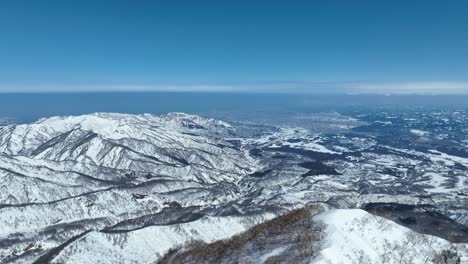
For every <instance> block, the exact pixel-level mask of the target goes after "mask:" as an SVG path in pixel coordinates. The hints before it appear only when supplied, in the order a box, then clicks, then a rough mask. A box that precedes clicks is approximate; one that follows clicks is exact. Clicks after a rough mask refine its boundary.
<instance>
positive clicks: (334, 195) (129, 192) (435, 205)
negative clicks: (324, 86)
mask: <svg viewBox="0 0 468 264" xmlns="http://www.w3.org/2000/svg"><path fill="white" fill-rule="evenodd" d="M330 117H333V118H330ZM298 120H306V122H309V121H310V120H313V121H314V122H318V123H320V127H324V129H325V130H326V131H334V133H338V134H325V133H319V132H317V131H315V130H310V129H308V127H311V126H312V125H313V124H310V123H307V125H304V126H302V127H301V126H300V124H301V123H300V122H303V121H300V122H299V121H298ZM334 122H337V123H336V124H335V123H334ZM362 124H363V122H361V121H357V120H356V119H354V118H348V117H345V116H340V115H338V114H333V115H324V116H323V117H322V116H320V115H318V116H316V117H314V118H301V119H296V120H295V121H294V126H291V125H289V126H288V125H284V124H283V123H282V124H279V125H278V126H274V125H272V123H271V122H268V124H267V125H262V124H260V123H254V124H252V123H249V124H245V123H242V122H233V123H226V122H223V121H219V120H215V119H209V118H203V117H199V116H195V115H188V114H183V113H169V114H166V115H161V116H155V115H150V114H143V115H128V114H113V113H95V114H90V115H83V116H67V117H51V118H45V119H40V120H38V121H36V122H34V123H30V124H19V125H4V126H0V190H1V191H0V226H1V228H0V262H1V263H48V262H51V263H96V262H98V261H100V262H101V263H119V262H121V263H153V262H156V261H158V259H159V258H161V257H162V256H163V255H164V254H166V253H167V251H168V250H169V249H171V248H174V247H176V246H181V245H183V244H184V243H186V242H189V241H191V240H202V241H205V242H207V243H208V242H213V241H216V240H219V239H224V238H229V237H231V236H233V235H235V234H238V233H239V232H243V231H245V230H247V229H249V228H251V227H253V226H255V225H257V224H260V223H262V222H264V221H266V220H267V219H272V218H275V217H276V216H278V215H280V214H282V213H284V212H285V211H288V210H291V209H293V208H300V207H302V206H304V205H305V204H309V203H320V204H325V205H326V206H325V208H327V209H330V208H333V207H337V208H364V209H366V210H367V211H368V212H372V213H373V214H377V215H383V216H385V217H386V218H388V219H390V220H393V221H394V222H395V223H399V224H403V225H406V226H408V227H410V228H412V229H414V230H416V231H418V232H422V233H427V234H428V235H433V236H438V237H439V238H440V240H441V241H442V240H443V241H445V242H443V243H445V244H444V245H449V246H452V244H451V243H450V242H449V241H451V242H457V243H460V242H464V243H466V242H467V241H468V240H467V237H468V231H467V230H464V229H463V228H464V224H466V223H467V222H468V208H467V207H468V206H464V205H463V204H465V205H466V201H467V200H468V198H466V197H465V196H464V194H465V192H466V191H467V189H468V188H467V186H468V184H467V181H466V175H465V178H463V171H464V168H465V166H468V161H467V159H466V158H463V157H459V156H454V155H449V154H447V153H445V152H441V151H439V150H429V151H423V150H421V148H417V149H416V148H415V149H404V148H398V147H395V146H391V145H390V144H388V142H382V141H380V139H379V138H377V137H375V136H374V137H369V136H367V135H364V134H359V135H356V134H352V133H350V131H351V129H353V128H354V127H356V126H358V125H362ZM327 126H328V127H329V128H327ZM312 131H313V132H312ZM336 131H338V132H336ZM408 133H411V132H408ZM413 134H414V133H413ZM416 136H419V135H416ZM449 183H450V184H449ZM454 197H456V198H457V199H455V200H454V199H453V198H454ZM340 210H341V209H340ZM343 210H344V209H343ZM426 211H430V213H431V214H429V215H427V214H426V213H425V212H426ZM336 212H341V211H330V212H325V213H323V215H322V216H317V217H318V218H317V219H319V218H320V219H322V221H323V222H324V223H325V224H326V225H328V226H329V228H328V229H327V234H328V235H327V236H326V245H327V247H325V246H324V247H323V248H322V249H323V252H322V254H321V256H322V257H321V258H320V259H321V261H324V260H331V261H332V263H340V262H339V259H334V258H332V257H330V256H329V255H330V254H329V253H327V252H330V250H332V249H333V250H336V248H337V247H340V246H339V245H338V246H337V244H336V242H333V243H332V242H330V241H335V240H336V239H335V240H333V239H334V237H336V236H337V235H336V232H337V231H336V230H337V229H336V228H335V229H333V225H335V224H336V223H335V222H336V221H338V220H336V219H341V217H338V218H336V217H334V215H335V214H339V213H336ZM343 212H347V211H343ZM351 212H354V211H351ZM362 212H364V211H362ZM364 213H365V212H364ZM362 214H363V213H361V211H359V213H357V214H354V213H353V214H352V215H354V216H356V215H357V216H356V217H358V218H359V217H361V216H362ZM366 214H367V215H368V213H366ZM332 216H333V217H332ZM344 216H349V215H348V214H346V215H344ZM344 216H343V217H344ZM354 216H353V217H354ZM413 218H414V219H417V225H415V224H414V223H413V222H411V221H413ZM330 219H331V220H330ZM334 219H335V220H336V221H335V220H334ZM343 219H344V218H343ZM390 220H386V221H390ZM350 221H351V220H350ZM414 221H416V220H414ZM430 221H438V222H440V223H439V228H438V229H437V230H433V231H427V230H425V229H424V228H423V227H424V226H425V225H426V224H427V223H428V222H430ZM394 222H391V223H392V225H396V226H398V228H404V227H400V226H399V225H397V224H395V223H394ZM412 223H413V224H412ZM415 223H416V222H415ZM341 224H342V225H344V226H348V224H346V223H341V222H340V225H341ZM412 225H413V226H412ZM416 226H419V229H418V227H416ZM340 228H341V227H340ZM338 229H339V228H338ZM405 230H406V229H405ZM408 230H409V231H405V232H413V231H411V230H410V229H408ZM340 232H345V231H340ZM353 232H354V231H353V230H348V231H346V232H345V233H346V234H341V235H342V236H348V238H346V239H351V238H353V237H355V236H358V235H356V234H354V233H353ZM399 232H400V231H399ZM348 233H349V234H348ZM400 233H401V232H400ZM400 233H399V234H400ZM365 235H366V234H365V232H364V233H360V234H359V236H365ZM369 235H372V234H370V233H369ZM388 235H390V234H388ZM349 236H353V237H349ZM372 236H373V235H372ZM324 239H325V238H324ZM353 239H354V238H353ZM366 239H370V240H369V241H374V240H375V241H377V242H376V243H381V242H382V241H384V240H385V239H387V237H385V236H379V237H377V238H374V237H369V238H366ZM379 239H380V240H379ZM381 240H382V241H381ZM400 240H401V239H400ZM324 243H325V242H324ZM330 243H332V245H330ZM356 243H357V242H356ZM359 243H360V242H359ZM366 243H368V242H366ZM369 243H370V242H369ZM441 243H442V242H441ZM348 246H349V245H348ZM325 248H328V249H325ZM459 248H461V249H463V248H464V246H463V245H462V246H460V247H459ZM360 250H363V249H362V248H359V247H351V248H350V249H348V251H353V252H354V251H360ZM372 250H374V251H375V252H376V253H372V254H371V255H370V256H369V258H370V260H375V259H376V258H374V256H375V255H376V254H377V255H378V254H379V251H378V250H377V249H372ZM460 252H462V251H460ZM355 253H356V252H355ZM349 254H351V253H349ZM353 254H354V253H352V254H351V255H352V256H351V255H350V258H352V259H355V258H356V256H358V255H356V254H357V253H356V254H354V255H353ZM460 254H464V253H463V252H462V253H460ZM345 258H346V256H344V257H341V260H343V259H345ZM344 263H346V261H345V262H344ZM371 263H375V262H372V261H371Z"/></svg>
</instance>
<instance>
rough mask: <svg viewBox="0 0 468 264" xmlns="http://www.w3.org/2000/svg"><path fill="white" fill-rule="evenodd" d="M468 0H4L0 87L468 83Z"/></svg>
mask: <svg viewBox="0 0 468 264" xmlns="http://www.w3.org/2000/svg"><path fill="white" fill-rule="evenodd" d="M466 14H468V2H467V1H427V0H426V1H416V0H415V1H242V0H239V1H203V0H199V1H177V0H175V1H119V0H113V1H105V0H100V1H88V0H81V1H64V0H62V1H48V0H42V1H34V0H30V1H22V0H14V1H13V0H12V1H9V0H5V1H1V2H0V91H3V92H12V91H19V92H24V91H34V92H39V91H63V92H68V91H110V90H118V91H127V90H128V91H150V90H165V91H259V92H307V93H328V92H339V93H341V92H346V93H430V94H431V93H432V94H437V93H468V29H467V26H466V25H468V16H467V15H466Z"/></svg>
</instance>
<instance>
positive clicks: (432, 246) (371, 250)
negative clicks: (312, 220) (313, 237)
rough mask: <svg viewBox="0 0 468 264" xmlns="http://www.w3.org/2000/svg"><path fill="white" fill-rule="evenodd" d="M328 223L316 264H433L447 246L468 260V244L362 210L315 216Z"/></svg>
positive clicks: (330, 211) (334, 211)
mask: <svg viewBox="0 0 468 264" xmlns="http://www.w3.org/2000/svg"><path fill="white" fill-rule="evenodd" d="M316 219H317V220H321V221H323V222H324V223H325V224H326V225H327V229H326V233H327V236H326V238H325V244H324V246H323V249H322V251H321V254H320V256H319V258H318V259H317V261H316V262H317V263H336V264H338V263H433V262H432V260H433V258H434V257H435V255H436V254H439V253H440V252H441V251H442V250H444V249H452V250H456V251H457V252H458V255H459V256H460V257H461V258H462V262H461V263H468V262H464V261H468V245H467V244H451V243H450V242H448V241H446V240H444V239H441V238H438V237H433V236H428V235H422V234H418V233H416V232H414V231H412V230H410V229H408V228H405V227H403V226H400V225H398V224H396V223H394V222H392V221H390V220H387V219H385V218H382V217H378V216H374V215H371V214H369V213H367V212H366V211H364V210H360V209H334V210H329V211H327V212H325V213H323V214H321V215H318V216H317V217H316Z"/></svg>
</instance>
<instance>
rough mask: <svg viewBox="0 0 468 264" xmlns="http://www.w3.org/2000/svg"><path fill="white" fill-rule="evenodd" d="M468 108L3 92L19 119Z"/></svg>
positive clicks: (10, 115)
mask: <svg viewBox="0 0 468 264" xmlns="http://www.w3.org/2000/svg"><path fill="white" fill-rule="evenodd" d="M414 105H420V106H428V107H447V106H449V107H463V108H467V107H468V96H415V95H405V96H384V95H303V94H301V95H299V94H262V93H257V94H256V93H182V92H177V93H168V92H115V93H110V92H108V93H4V94H2V93H0V118H2V119H3V120H5V119H8V120H14V121H15V122H16V123H24V122H31V121H34V120H37V119H39V118H42V117H49V116H57V115H81V114H88V113H93V112H118V113H130V114H140V113H152V114H162V113H167V112H185V113H192V114H202V115H205V116H210V114H216V113H220V112H249V113H255V112H270V113H275V112H287V111H289V112H301V113H307V112H333V111H335V112H342V111H345V110H346V109H350V108H358V107H372V108H378V107H382V106H414Z"/></svg>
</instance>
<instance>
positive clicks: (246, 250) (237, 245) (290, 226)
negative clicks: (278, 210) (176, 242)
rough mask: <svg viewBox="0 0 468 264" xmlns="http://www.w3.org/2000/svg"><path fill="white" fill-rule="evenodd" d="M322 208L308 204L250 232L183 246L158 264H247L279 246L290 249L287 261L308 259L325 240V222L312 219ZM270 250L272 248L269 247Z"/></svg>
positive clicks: (270, 260) (274, 259) (276, 259)
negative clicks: (225, 238) (211, 241)
mask: <svg viewBox="0 0 468 264" xmlns="http://www.w3.org/2000/svg"><path fill="white" fill-rule="evenodd" d="M323 211H324V209H323V207H322V206H320V205H317V204H311V205H307V206H305V207H303V208H300V209H295V210H292V211H290V212H287V213H286V214H283V215H281V216H278V217H276V218H274V219H271V220H268V221H266V222H264V223H261V224H258V225H256V226H254V227H252V228H250V229H249V230H247V231H245V232H243V233H241V234H238V235H235V236H232V237H231V238H229V239H227V240H218V241H215V242H213V243H210V244H207V243H205V242H203V241H191V242H190V243H188V244H186V245H185V246H183V247H180V248H176V249H172V250H170V251H169V252H168V253H167V254H166V255H165V256H164V257H163V258H162V259H160V261H159V263H161V264H163V263H248V262H255V261H253V260H251V255H255V254H258V253H259V252H260V253H262V252H268V251H269V250H272V249H273V248H271V247H275V246H278V245H280V244H281V245H283V246H287V247H289V248H288V249H287V250H285V251H284V252H283V255H284V254H291V256H288V258H289V259H290V260H291V258H293V259H294V258H295V259H306V258H310V257H313V256H315V255H316V254H317V253H318V251H319V246H320V245H319V242H320V241H321V240H322V239H323V237H324V226H323V224H322V223H318V222H315V221H313V219H312V216H313V215H315V214H318V213H321V212H323ZM269 247H270V248H269ZM283 257H285V256H271V257H270V258H268V263H281V262H282V261H284V258H283Z"/></svg>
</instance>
